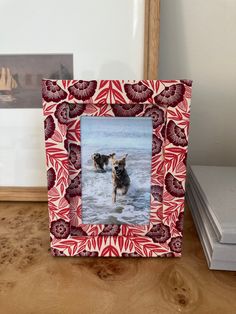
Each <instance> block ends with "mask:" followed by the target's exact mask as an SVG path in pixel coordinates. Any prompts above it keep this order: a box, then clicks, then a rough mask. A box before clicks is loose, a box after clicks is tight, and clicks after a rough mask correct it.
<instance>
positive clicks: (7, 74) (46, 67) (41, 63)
mask: <svg viewBox="0 0 236 314" xmlns="http://www.w3.org/2000/svg"><path fill="white" fill-rule="evenodd" d="M43 78H50V79H68V80H70V79H73V54H31V55H28V54H25V55H0V108H41V107H42V94H41V81H42V79H43Z"/></svg>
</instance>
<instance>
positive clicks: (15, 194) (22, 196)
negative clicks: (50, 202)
mask: <svg viewBox="0 0 236 314" xmlns="http://www.w3.org/2000/svg"><path fill="white" fill-rule="evenodd" d="M47 193H48V190H47V188H46V187H30V186H25V187H20V186H1V187H0V201H18V202H23V201H26V202H46V201H47V199H48V194H47Z"/></svg>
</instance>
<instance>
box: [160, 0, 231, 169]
mask: <svg viewBox="0 0 236 314" xmlns="http://www.w3.org/2000/svg"><path fill="white" fill-rule="evenodd" d="M160 28H161V29H160V59H159V78H160V79H172V78H189V79H193V81H194V82H193V99H192V110H191V131H190V162H191V163H192V164H206V165H226V166H230V165H234V166H236V1H235V0H198V1H196V0H178V1H177V0H161V25H160Z"/></svg>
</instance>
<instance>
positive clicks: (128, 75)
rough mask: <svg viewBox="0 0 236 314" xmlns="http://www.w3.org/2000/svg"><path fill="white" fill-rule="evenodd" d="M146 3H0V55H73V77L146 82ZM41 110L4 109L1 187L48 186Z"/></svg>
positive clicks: (0, 124)
mask: <svg viewBox="0 0 236 314" xmlns="http://www.w3.org/2000/svg"><path fill="white" fill-rule="evenodd" d="M144 1H145V0H129V1H127V0H99V1H95V0H86V1H83V0H70V1H67V2H66V1H64V0H40V1H30V0H21V1H18V0H0V12H1V19H0V54H8V53H9V54H16V53H18V54H21V53H22V54H26V53H36V54H37V53H73V54H74V77H75V78H78V79H79V78H80V79H142V75H143V36H144ZM44 156H45V153H44V135H43V115H42V110H41V109H0V186H4V185H5V186H44V185H46V167H45V157H44Z"/></svg>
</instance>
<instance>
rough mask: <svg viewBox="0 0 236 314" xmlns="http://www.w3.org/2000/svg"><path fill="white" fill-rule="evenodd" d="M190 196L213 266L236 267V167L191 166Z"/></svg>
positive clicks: (205, 250)
mask: <svg viewBox="0 0 236 314" xmlns="http://www.w3.org/2000/svg"><path fill="white" fill-rule="evenodd" d="M186 200H187V203H188V205H189V208H190V210H191V213H192V216H193V220H194V222H195V225H196V228H197V231H198V234H199V238H200V241H201V243H202V246H203V250H204V253H205V255H206V259H207V263H208V266H209V268H210V269H219V270H220V269H221V270H236V167H213V166H191V167H190V168H189V173H188V181H187V187H186Z"/></svg>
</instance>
